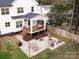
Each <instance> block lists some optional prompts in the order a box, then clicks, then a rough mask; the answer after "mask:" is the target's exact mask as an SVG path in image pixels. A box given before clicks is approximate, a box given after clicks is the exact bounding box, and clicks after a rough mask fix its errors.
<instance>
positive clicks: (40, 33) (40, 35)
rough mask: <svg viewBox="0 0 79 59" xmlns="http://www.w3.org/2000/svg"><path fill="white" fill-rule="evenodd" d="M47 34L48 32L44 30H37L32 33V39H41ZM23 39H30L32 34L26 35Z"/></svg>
mask: <svg viewBox="0 0 79 59" xmlns="http://www.w3.org/2000/svg"><path fill="white" fill-rule="evenodd" d="M45 36H47V34H46V33H44V31H40V32H37V33H34V34H32V37H31V39H36V40H38V39H40V38H42V37H45ZM23 39H24V40H25V41H28V40H30V34H28V35H26V36H25V37H24V38H23Z"/></svg>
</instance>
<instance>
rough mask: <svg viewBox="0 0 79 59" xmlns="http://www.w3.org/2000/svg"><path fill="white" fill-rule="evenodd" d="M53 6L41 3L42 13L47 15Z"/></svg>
mask: <svg viewBox="0 0 79 59" xmlns="http://www.w3.org/2000/svg"><path fill="white" fill-rule="evenodd" d="M52 6H53V5H41V14H42V15H46V14H47V13H49V12H50V11H51V7H52Z"/></svg>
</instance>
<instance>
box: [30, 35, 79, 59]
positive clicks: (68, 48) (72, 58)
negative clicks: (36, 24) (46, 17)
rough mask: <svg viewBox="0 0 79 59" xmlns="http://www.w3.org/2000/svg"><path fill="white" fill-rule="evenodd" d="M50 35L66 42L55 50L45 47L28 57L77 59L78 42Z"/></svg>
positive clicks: (78, 53) (37, 58)
mask: <svg viewBox="0 0 79 59" xmlns="http://www.w3.org/2000/svg"><path fill="white" fill-rule="evenodd" d="M52 36H54V37H56V38H58V39H61V40H63V41H65V42H66V43H65V44H64V45H62V46H60V47H58V48H57V49H55V50H50V49H47V50H45V51H43V52H41V53H39V54H38V55H36V56H34V57H32V58H30V59H79V43H73V42H72V41H71V40H68V39H66V38H64V37H60V36H59V35H56V34H53V35H52Z"/></svg>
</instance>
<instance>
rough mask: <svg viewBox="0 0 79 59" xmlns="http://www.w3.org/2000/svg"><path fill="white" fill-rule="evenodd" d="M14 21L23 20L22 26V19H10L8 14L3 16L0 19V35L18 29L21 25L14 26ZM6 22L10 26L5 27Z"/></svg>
mask: <svg viewBox="0 0 79 59" xmlns="http://www.w3.org/2000/svg"><path fill="white" fill-rule="evenodd" d="M16 21H22V22H23V23H22V24H23V26H24V20H23V19H17V20H12V19H11V18H10V17H9V16H3V17H2V19H0V22H1V23H0V30H1V34H0V35H3V34H7V33H11V32H18V31H20V30H21V29H22V27H20V28H16ZM6 22H10V27H5V23H6Z"/></svg>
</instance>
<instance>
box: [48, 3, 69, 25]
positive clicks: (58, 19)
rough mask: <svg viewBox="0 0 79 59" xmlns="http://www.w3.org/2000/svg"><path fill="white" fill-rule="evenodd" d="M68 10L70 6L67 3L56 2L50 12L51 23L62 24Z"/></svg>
mask: <svg viewBox="0 0 79 59" xmlns="http://www.w3.org/2000/svg"><path fill="white" fill-rule="evenodd" d="M68 10H69V7H68V6H67V5H63V4H58V3H57V4H54V5H53V7H51V11H50V13H48V17H49V20H48V22H49V25H53V26H58V25H61V24H62V22H63V21H64V20H66V17H67V11H68Z"/></svg>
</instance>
